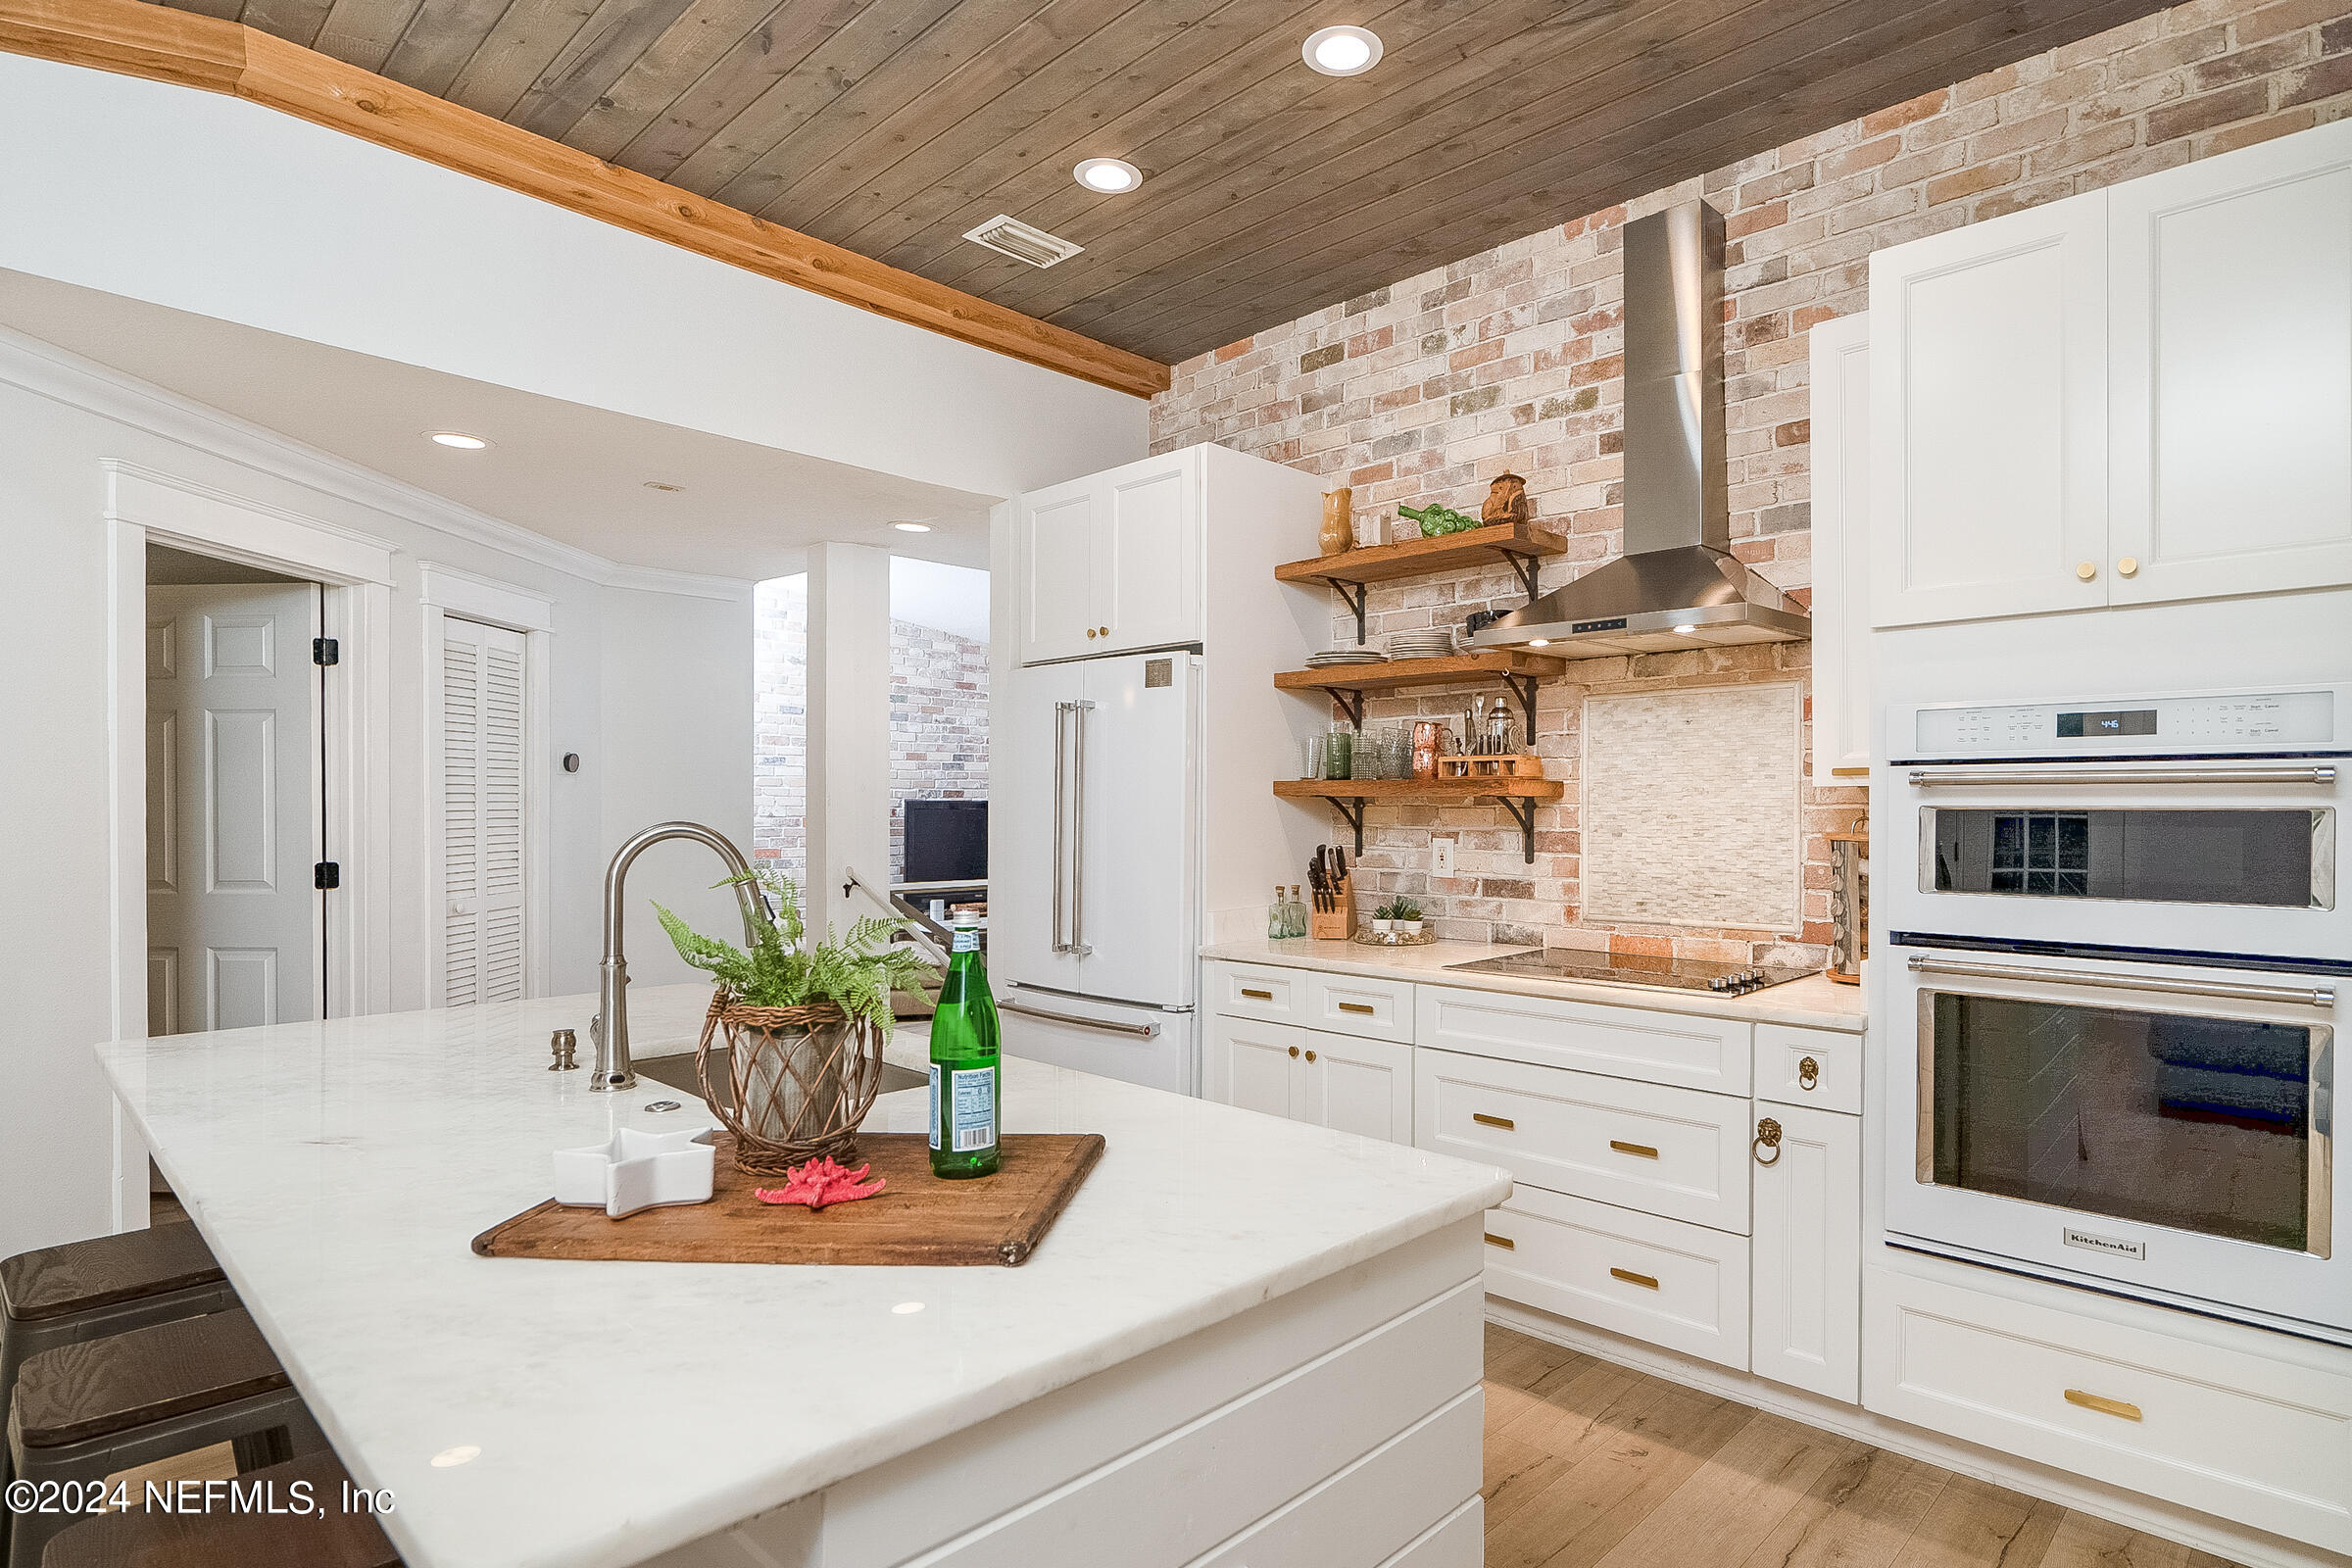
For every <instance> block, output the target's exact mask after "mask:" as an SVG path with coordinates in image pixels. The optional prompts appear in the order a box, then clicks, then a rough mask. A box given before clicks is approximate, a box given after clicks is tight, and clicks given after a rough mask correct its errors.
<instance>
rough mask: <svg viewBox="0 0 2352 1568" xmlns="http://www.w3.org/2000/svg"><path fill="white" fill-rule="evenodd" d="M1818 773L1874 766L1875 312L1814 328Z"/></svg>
mask: <svg viewBox="0 0 2352 1568" xmlns="http://www.w3.org/2000/svg"><path fill="white" fill-rule="evenodd" d="M1811 346H1812V356H1813V367H1812V368H1813V782H1814V783H1815V784H1830V783H1833V782H1835V781H1836V780H1837V779H1838V778H1840V777H1843V778H1847V779H1851V780H1853V781H1854V782H1856V783H1859V782H1861V781H1862V780H1863V779H1865V778H1866V777H1868V775H1869V773H1870V316H1869V313H1867V312H1864V313H1862V314H1860V315H1856V316H1841V317H1839V318H1838V319H1836V320H1834V321H1824V322H1822V323H1821V324H1820V325H1818V326H1816V327H1814V328H1813V331H1812V344H1811Z"/></svg>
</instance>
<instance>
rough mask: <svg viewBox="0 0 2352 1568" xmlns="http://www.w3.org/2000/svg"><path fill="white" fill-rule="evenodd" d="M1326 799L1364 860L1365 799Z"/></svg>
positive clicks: (1532, 855) (1328, 797)
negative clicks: (1352, 837)
mask: <svg viewBox="0 0 2352 1568" xmlns="http://www.w3.org/2000/svg"><path fill="white" fill-rule="evenodd" d="M1324 799H1325V800H1327V801H1329V802H1331V809H1333V810H1335V811H1337V812H1339V813H1340V820H1341V821H1343V822H1346V823H1347V824H1348V826H1349V827H1351V828H1353V829H1355V858H1357V859H1359V860H1360V859H1362V858H1364V806H1365V804H1366V803H1365V801H1364V798H1363V797H1362V796H1360V795H1345V796H1342V795H1327V796H1325V797H1324ZM1528 858H1529V859H1531V860H1532V859H1534V858H1535V856H1534V853H1533V852H1532V851H1531V852H1530V853H1529V856H1528Z"/></svg>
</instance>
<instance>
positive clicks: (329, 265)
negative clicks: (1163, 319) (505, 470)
mask: <svg viewBox="0 0 2352 1568" xmlns="http://www.w3.org/2000/svg"><path fill="white" fill-rule="evenodd" d="M0 147H6V148H7V149H8V156H7V157H6V158H5V159H0V212H6V213H8V214H10V215H12V216H11V219H10V221H8V222H5V223H0V267H7V268H14V269H16V270H21V271H25V272H30V273H34V274H36V275H38V276H42V277H52V278H57V279H60V280H62V281H65V282H70V283H77V284H81V285H84V286H86V287H90V288H98V289H104V290H106V291H108V292H110V293H114V294H123V295H127V296H129V297H131V298H134V299H142V300H149V301H153V302H154V303H156V304H159V305H168V306H172V307H174V308H176V309H180V310H186V311H195V312H198V313H201V314H203V315H206V316H213V317H218V318H221V319H224V320H231V321H241V322H244V323H246V324H248V325H252V326H258V327H263V328H266V329H268V330H270V331H273V332H282V333H286V334H289V335H291V336H295V337H300V338H307V339H310V340H312V341H314V342H319V343H328V344H333V345H336V346H339V347H343V348H348V349H356V350H359V351H360V352H362V353H366V354H373V355H378V356H381V357H382V358H385V359H389V360H397V361H401V362H403V363H406V364H411V365H420V366H426V367H429V368H435V369H441V370H447V371H452V372H454V373H456V374H459V375H466V376H471V377H473V378H475V379H477V380H481V381H488V382H492V383H495V384H497V385H501V386H512V387H519V388H522V389H524V390H526V391H532V392H539V393H544V394H546V395H548V396H551V397H559V398H566V399H569V400H571V401H572V402H575V403H583V404H588V405H590V406H592V407H596V408H603V409H613V410H617V411H619V412H621V413H625V414H635V415H639V416H642V417H648V418H654V419H662V420H664V421H667V422H668V423H671V424H676V425H683V426H685V427H687V428H689V429H695V430H707V431H711V432H713V433H715V434H719V435H726V436H733V437H735V438H737V439H740V440H745V441H754V442H759V443H761V444H764V445H767V446H771V447H776V448H780V449H784V450H789V451H796V452H804V453H808V454H809V455H811V456H814V457H820V458H827V459H831V460H834V461H837V462H842V463H849V464H854V465H856V466H859V467H863V468H869V469H874V470H876V471H879V472H884V473H893V474H900V475H903V476H905V477H907V478H913V479H921V480H926V481H929V482H932V483H937V484H945V485H952V486H955V487H956V488H958V489H963V490H969V491H974V492H977V493H979V494H982V495H991V496H1007V495H1011V494H1013V493H1015V492H1017V491H1019V490H1022V489H1033V488H1036V487H1038V486H1040V485H1044V484H1049V483H1052V482H1054V481H1056V480H1059V479H1064V478H1068V477H1070V476H1071V475H1074V474H1080V473H1087V472H1091V471H1094V470H1096V469H1099V468H1103V467H1108V466H1112V465H1114V464H1118V463H1123V462H1127V461H1129V460H1131V459H1134V458H1139V457H1142V456H1143V455H1144V450H1145V443H1146V441H1147V438H1148V432H1147V405H1146V403H1145V402H1144V400H1143V399H1141V398H1136V397H1130V396H1128V395H1126V394H1125V393H1120V392H1112V391H1109V390H1107V389H1105V388H1103V387H1098V386H1094V385H1092V384H1090V383H1087V382H1083V381H1078V380H1075V379H1073V378H1071V377H1069V376H1065V375H1061V374H1058V373H1056V372H1054V371H1052V370H1045V369H1040V368H1037V367H1035V366H1030V365H1025V364H1022V363H1021V362H1019V361H1017V360H1011V359H1007V358H1005V356H1004V355H1001V354H995V353H992V352H990V351H989V350H986V349H981V348H975V347H973V346H971V345H969V344H965V343H958V342H956V341H955V340H954V339H951V338H946V337H942V336H940V335H939V334H937V333H934V332H927V331H924V330H922V329H921V328H919V327H912V326H907V325H905V324H904V323H901V322H897V321H892V320H889V319H884V318H882V317H879V316H875V315H873V314H871V313H870V312H866V311H860V310H858V309H856V308H855V307H852V306H848V305H843V304H840V303H839V302H837V301H833V300H828V299H825V298H823V297H821V296H819V295H815V294H811V293H809V292H807V291H806V290H803V289H797V288H794V287H792V286H790V285H789V284H785V283H779V282H776V281H774V280H772V279H768V278H763V277H760V276H758V275H756V274H754V273H751V272H747V271H745V270H742V269H740V268H734V267H729V266H726V265H725V264H723V263H720V262H714V261H711V260H710V259H708V258H706V257H702V256H697V255H695V254H693V253H692V252H689V251H685V250H681V249H679V248H677V247H675V246H671V245H665V244H662V242H660V241H658V240H651V239H647V238H644V237H642V236H640V235H637V234H632V233H629V232H627V231H625V230H623V229H619V228H616V227H613V225H611V224H608V223H601V222H598V221H595V220H593V219H589V218H584V217H581V216H580V215H578V214H576V213H572V212H568V211H566V210H564V209H563V208H559V207H555V206H552V205H550V204H548V203H545V202H541V201H537V200H535V199H533V198H531V197H527V196H521V195H517V194H515V192H513V191H509V190H505V189H503V188H501V187H499V186H496V185H492V184H489V183H487V182H485V181H482V180H477V179H474V178H471V177H470V176H467V175H465V174H460V173H456V172H451V171H449V170H445V169H441V168H439V167H437V166H435V165H432V164H427V163H424V162H423V161H421V160H419V159H415V158H410V157H408V156H406V155H404V154H401V153H396V152H392V151H390V150H388V149H386V148H382V147H377V146H375V145H373V144H372V143H369V142H365V141H361V140H359V139H357V138H356V137H352V136H348V135H345V134H343V133H341V132H339V131H334V130H329V129H326V128H325V127H323V126H319V125H314V124H311V123H308V122H307V121H301V120H296V119H294V118H293V117H292V116H289V115H285V114H282V113H280V112H278V111H276V110H271V109H265V108H263V107H261V106H259V105H257V104H251V103H246V102H244V101H242V100H239V99H234V98H228V97H225V96H222V95H220V94H215V93H206V92H200V91H197V90H195V89H193V88H186V87H176V86H172V85H170V84H168V83H163V82H154V81H145V80H140V79H137V78H133V77H128V76H116V75H110V74H107V73H102V72H96V71H90V70H86V69H83V68H80V67H74V66H62V65H57V64H55V63H53V62H49V61H43V60H34V59H30V58H27V57H25V56H22V55H0ZM28 215H37V220H38V221H26V219H27V217H28Z"/></svg>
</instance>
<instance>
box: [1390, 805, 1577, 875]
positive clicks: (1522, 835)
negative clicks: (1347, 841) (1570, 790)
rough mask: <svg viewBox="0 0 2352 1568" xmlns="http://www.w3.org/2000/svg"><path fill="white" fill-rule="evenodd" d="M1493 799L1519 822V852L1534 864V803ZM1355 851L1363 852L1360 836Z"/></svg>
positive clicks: (1512, 818)
mask: <svg viewBox="0 0 2352 1568" xmlns="http://www.w3.org/2000/svg"><path fill="white" fill-rule="evenodd" d="M1495 799H1496V800H1498V801H1499V802H1501V804H1502V809H1504V810H1506V811H1508V812H1510V813H1511V820H1512V821H1514V822H1516V823H1518V824H1519V847H1520V850H1521V853H1522V854H1523V855H1524V856H1525V858H1526V859H1527V863H1528V864H1530V865H1533V864H1535V863H1536V803H1535V802H1534V801H1531V800H1523V799H1516V798H1513V797H1511V796H1508V795H1502V796H1497V797H1495ZM1355 853H1356V854H1357V855H1359V856H1360V855H1362V854H1363V853H1364V846H1363V841H1362V840H1361V839H1360V838H1359V839H1358V840H1357V841H1356V846H1355Z"/></svg>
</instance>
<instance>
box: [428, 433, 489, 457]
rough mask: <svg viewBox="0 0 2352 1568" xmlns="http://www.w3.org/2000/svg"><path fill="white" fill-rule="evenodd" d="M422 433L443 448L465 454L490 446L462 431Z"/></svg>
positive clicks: (476, 436) (478, 437) (477, 437)
mask: <svg viewBox="0 0 2352 1568" xmlns="http://www.w3.org/2000/svg"><path fill="white" fill-rule="evenodd" d="M424 433H425V435H426V436H427V437H429V438H430V439H432V440H434V441H437V442H439V443H440V444H441V445H443V446H445V447H457V448H459V449H460V450H461V451H466V452H479V451H481V450H482V448H484V447H486V446H488V445H489V444H490V443H489V442H487V441H485V440H483V439H482V438H481V437H480V436H478V435H467V434H466V432H465V431H463V430H427V431H425V432H424Z"/></svg>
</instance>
